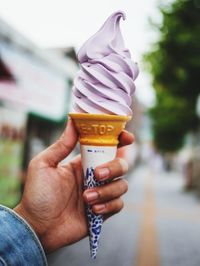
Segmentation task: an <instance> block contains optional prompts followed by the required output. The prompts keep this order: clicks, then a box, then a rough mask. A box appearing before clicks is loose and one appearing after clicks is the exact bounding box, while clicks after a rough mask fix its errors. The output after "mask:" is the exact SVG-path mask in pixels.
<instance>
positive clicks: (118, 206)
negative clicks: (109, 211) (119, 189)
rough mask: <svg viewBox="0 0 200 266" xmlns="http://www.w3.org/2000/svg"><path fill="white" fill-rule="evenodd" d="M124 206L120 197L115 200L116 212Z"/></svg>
mask: <svg viewBox="0 0 200 266" xmlns="http://www.w3.org/2000/svg"><path fill="white" fill-rule="evenodd" d="M123 207H124V202H123V200H122V199H119V200H118V201H117V202H116V208H115V210H116V213H118V212H120V211H121V210H122V209H123Z"/></svg>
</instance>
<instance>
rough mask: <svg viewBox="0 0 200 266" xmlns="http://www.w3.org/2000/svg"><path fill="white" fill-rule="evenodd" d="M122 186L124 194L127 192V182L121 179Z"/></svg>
mask: <svg viewBox="0 0 200 266" xmlns="http://www.w3.org/2000/svg"><path fill="white" fill-rule="evenodd" d="M122 181H123V186H124V193H126V192H127V191H128V181H127V180H125V179H123V180H122Z"/></svg>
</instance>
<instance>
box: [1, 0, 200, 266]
mask: <svg viewBox="0 0 200 266" xmlns="http://www.w3.org/2000/svg"><path fill="white" fill-rule="evenodd" d="M0 7H1V8H0V204H4V205H6V206H8V207H11V208H12V207H14V206H15V205H16V204H17V203H18V202H19V200H20V198H21V194H22V191H23V187H24V182H25V180H26V172H27V166H28V163H29V161H30V160H31V158H32V157H33V156H34V155H36V154H37V153H38V152H40V151H42V150H43V149H44V148H46V147H47V146H48V145H50V144H51V143H53V142H54V141H55V139H56V138H58V136H59V135H60V134H61V133H62V131H63V129H64V127H65V124H66V121H67V113H68V112H69V111H70V110H71V108H72V106H71V105H72V104H71V88H72V84H73V79H74V77H75V76H76V73H77V71H78V68H79V66H78V62H77V59H76V51H77V50H78V48H79V47H80V46H81V45H82V44H83V42H84V41H85V40H86V39H87V38H89V37H90V36H91V35H92V34H94V33H95V32H96V31H97V30H98V29H99V28H100V26H101V25H102V23H103V22H104V21H105V19H106V18H107V17H108V16H109V15H110V14H111V13H113V12H114V11H116V10H119V9H121V10H123V11H125V12H126V15H127V19H126V21H125V22H124V21H123V22H122V23H121V28H122V33H123V36H124V39H125V43H126V47H127V48H129V49H130V51H131V54H132V57H133V59H134V61H136V62H138V64H139V66H140V75H139V77H138V79H137V81H136V86H137V91H136V94H135V97H134V100H133V120H132V121H131V122H130V123H129V124H128V127H127V129H128V130H130V131H131V132H133V133H134V134H135V136H136V142H135V143H134V144H133V145H131V146H129V147H128V148H126V149H124V150H123V152H124V156H125V157H126V158H127V160H128V161H129V164H130V171H129V174H128V175H127V176H126V178H127V179H128V181H129V187H130V188H129V192H128V193H127V195H126V196H125V198H124V201H125V208H124V210H123V211H122V213H120V214H119V215H117V216H116V217H114V218H113V219H111V220H110V221H107V222H106V223H105V225H104V228H103V233H102V238H101V243H100V248H99V254H98V257H97V259H96V261H95V262H93V261H91V260H90V257H89V246H88V239H84V240H82V241H81V242H79V243H77V244H75V245H72V246H69V247H65V248H63V249H60V250H59V251H57V252H55V253H53V254H50V255H49V256H48V261H49V265H53V266H58V265H59V266H60V265H61V266H62V265H70V266H83V265H87V266H88V265H93V264H95V265H97V266H98V265H99V266H100V265H101V266H112V265H116V266H133V265H134V266H161V265H162V266H163V265H164V266H169V265H170V266H178V265H181V266H199V265H200V252H199V249H200V199H199V196H200V0H170V1H168V0H165V1H164V0H163V1H162V0H160V1H158V0H148V1H145V0H140V1H129V0H123V2H122V1H115V0H110V1H109V2H108V1H106V0H102V1H98V2H95V1H92V0H85V1H77V0H74V1H64V0H57V1H55V0H52V1H47V0H42V1H41V0H40V1H39V0H34V1H33V0H29V1H25V0H18V1H11V0H0ZM76 153H77V151H76V150H75V151H74V154H76ZM74 154H72V156H73V155H74Z"/></svg>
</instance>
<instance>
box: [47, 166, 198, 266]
mask: <svg viewBox="0 0 200 266" xmlns="http://www.w3.org/2000/svg"><path fill="white" fill-rule="evenodd" d="M128 178H129V191H128V193H127V195H126V196H125V198H124V200H125V208H124V210H123V211H122V212H121V213H120V214H118V215H116V216H114V217H113V218H112V219H110V220H109V221H107V222H106V223H105V224H104V227H103V232H102V236H101V243H100V247H99V253H98V256H97V259H96V261H92V260H91V259H90V257H89V246H88V239H84V240H82V241H81V242H79V243H78V244H75V245H72V246H69V247H66V248H63V249H61V250H59V251H58V252H56V253H54V254H51V255H50V256H49V265H50V266H64V265H65V266H90V265H95V266H114V265H115V266H179V265H180V266H199V265H200V252H199V249H200V203H199V202H198V200H197V199H196V198H195V196H194V195H193V194H189V193H186V192H184V190H183V180H182V177H181V176H180V175H178V174H177V173H165V172H162V173H161V172H160V173H155V172H153V171H152V170H151V169H150V168H148V167H147V166H140V167H139V168H137V169H135V170H134V171H133V173H132V174H131V175H130V176H129V177H128Z"/></svg>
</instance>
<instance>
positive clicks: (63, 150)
mask: <svg viewBox="0 0 200 266" xmlns="http://www.w3.org/2000/svg"><path fill="white" fill-rule="evenodd" d="M77 140H78V134H77V132H76V130H75V127H74V125H73V122H72V120H71V119H69V120H68V123H67V127H66V128H65V131H64V133H63V134H62V135H61V137H60V138H59V139H58V140H57V141H56V142H55V143H54V144H52V145H51V146H50V147H48V148H47V149H46V150H44V151H43V152H42V153H40V154H39V155H38V156H37V159H39V160H41V161H42V162H43V163H46V164H48V165H49V166H52V167H54V166H56V165H57V164H58V163H59V162H60V161H62V160H63V159H65V158H66V157H67V155H68V154H69V153H70V152H71V151H72V150H73V149H74V147H75V145H76V143H77Z"/></svg>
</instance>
